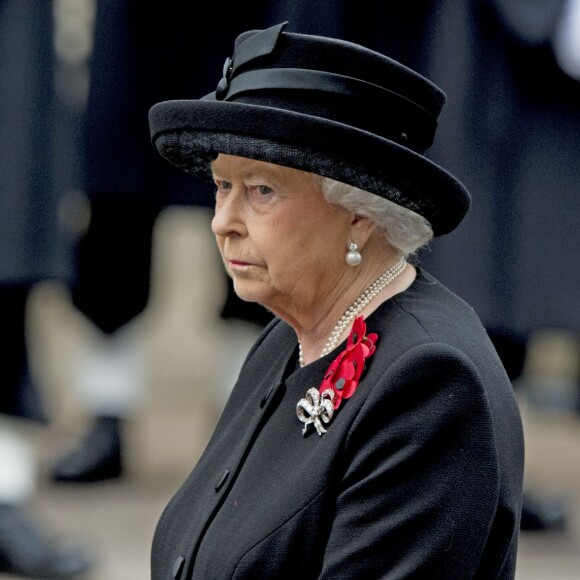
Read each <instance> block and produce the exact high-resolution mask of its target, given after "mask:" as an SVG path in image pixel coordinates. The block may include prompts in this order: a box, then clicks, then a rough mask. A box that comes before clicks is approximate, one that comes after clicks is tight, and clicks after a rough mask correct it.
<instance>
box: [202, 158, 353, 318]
mask: <svg viewBox="0 0 580 580" xmlns="http://www.w3.org/2000/svg"><path fill="white" fill-rule="evenodd" d="M212 170H213V176H214V181H215V184H216V188H217V189H216V204H215V216H214V218H213V221H212V230H213V232H214V234H215V236H216V239H217V243H218V246H219V249H220V252H221V255H222V258H223V261H224V264H225V267H226V269H227V272H228V274H229V275H230V276H231V277H232V279H233V282H234V288H235V291H236V293H237V294H238V295H239V296H240V298H242V299H243V300H247V301H250V302H259V303H260V304H262V305H264V306H265V307H267V308H268V309H270V310H272V311H273V312H274V313H275V314H278V315H279V316H282V317H284V314H285V313H290V314H292V313H293V312H295V311H300V309H301V308H308V307H312V306H313V305H316V304H317V303H318V302H319V301H320V300H321V299H322V298H323V297H324V296H325V295H326V294H328V293H329V292H330V291H331V290H332V288H333V286H334V285H335V284H336V281H337V280H338V278H339V276H340V272H341V271H344V269H345V268H347V267H348V266H345V261H344V255H345V252H346V250H347V243H348V241H349V237H348V236H349V227H350V222H351V217H352V214H351V213H350V212H348V211H347V210H345V209H344V208H342V207H338V206H331V205H329V204H328V203H327V202H326V200H325V199H324V196H323V194H322V190H321V187H320V181H319V180H317V179H316V178H314V177H313V176H312V175H310V174H308V173H305V172H303V171H299V170H296V169H290V168H287V167H282V166H279V165H274V164H271V163H265V162H262V161H254V160H251V159H246V158H243V157H234V156H231V155H221V154H220V155H219V156H218V158H217V159H216V160H215V161H214V163H213V164H212Z"/></svg>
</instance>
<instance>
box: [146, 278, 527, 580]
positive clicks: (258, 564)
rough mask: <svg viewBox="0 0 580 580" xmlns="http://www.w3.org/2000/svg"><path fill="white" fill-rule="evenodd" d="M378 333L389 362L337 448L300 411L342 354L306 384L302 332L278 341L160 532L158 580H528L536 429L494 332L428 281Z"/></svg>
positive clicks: (281, 332) (394, 306)
mask: <svg viewBox="0 0 580 580" xmlns="http://www.w3.org/2000/svg"><path fill="white" fill-rule="evenodd" d="M367 327H368V328H367V331H368V332H376V333H378V335H379V338H378V342H377V351H376V352H375V354H374V355H373V356H372V358H370V359H369V360H368V361H367V368H366V370H365V374H364V375H363V378H362V380H361V382H360V383H359V386H358V388H357V390H356V392H355V393H354V395H353V396H352V397H351V398H350V399H348V400H346V401H343V403H342V406H341V407H340V408H339V410H338V411H337V413H336V414H335V416H334V418H333V419H332V422H331V423H330V425H329V426H328V427H327V428H328V431H327V432H326V433H325V434H323V435H322V436H319V435H317V433H316V432H314V431H313V430H312V431H310V433H309V434H307V435H306V436H303V435H302V423H301V422H300V421H299V419H298V418H297V416H296V404H297V402H298V401H299V400H300V399H301V398H302V397H304V396H305V394H306V391H307V390H308V389H309V388H311V387H318V385H320V383H321V381H322V378H323V375H324V373H325V370H326V368H327V367H328V365H329V363H330V362H331V361H332V360H333V359H334V357H335V356H336V354H337V351H335V352H334V353H331V354H330V355H328V356H326V357H324V358H322V359H320V360H318V361H315V362H314V363H312V364H310V365H307V366H306V367H304V368H302V369H297V365H296V350H297V341H296V336H295V334H294V332H293V330H292V329H291V328H290V327H289V326H288V325H287V324H285V323H284V322H281V321H279V320H275V321H274V322H273V323H272V324H270V325H269V326H268V327H267V329H266V330H265V331H264V333H263V334H262V336H261V338H260V339H259V340H258V342H257V344H256V345H255V347H254V349H253V350H252V352H251V353H250V354H249V356H248V359H247V361H246V363H245V365H244V367H243V369H242V371H241V374H240V378H239V381H238V383H237V385H236V386H235V388H234V391H233V393H232V396H231V398H230V400H229V402H228V404H227V406H226V408H225V410H224V413H223V415H222V417H221V419H220V421H219V424H218V426H217V428H216V430H215V432H214V434H213V436H212V438H211V440H210V442H209V444H208V446H207V449H206V450H205V452H204V453H203V455H202V457H201V459H200V461H199V463H198V464H197V466H196V467H195V469H194V470H193V472H192V474H191V475H190V477H189V478H188V479H187V481H186V482H185V483H184V484H183V486H182V488H181V489H180V490H179V491H178V492H177V494H176V495H175V496H174V498H173V499H172V500H171V502H170V503H169V505H168V507H167V508H166V510H165V512H164V513H163V515H162V517H161V520H160V522H159V525H158V527H157V530H156V533H155V539H154V543H153V550H152V580H166V579H167V580H168V579H170V578H188V579H190V578H196V579H200V580H201V579H203V580H217V579H228V580H229V579H246V578H247V579H250V578H251V579H252V580H256V579H259V578H264V579H269V580H271V579H274V578H300V579H301V580H307V579H309V578H340V579H346V578H348V579H349V580H350V579H353V580H354V579H365V580H372V579H373V578H389V579H394V578H401V579H402V578H404V579H405V580H411V579H418V580H419V579H420V580H424V579H426V578H429V579H436V578H441V579H444V580H450V579H455V578H461V579H462V580H468V579H469V578H480V579H486V580H490V579H492V578H501V579H510V578H513V577H514V567H515V561H516V549H517V540H518V530H519V513H520V501H521V486H522V473H523V439H522V427H521V423H520V416H519V413H518V408H517V404H516V401H515V398H514V395H513V392H512V388H511V385H510V382H509V380H508V378H507V376H506V375H505V372H504V370H503V368H502V366H501V364H500V362H499V360H498V358H497V355H496V353H495V351H494V349H493V347H492V345H491V343H490V341H489V339H488V337H487V335H486V333H485V331H484V329H483V327H482V326H481V323H480V322H479V320H478V318H477V317H476V316H475V314H474V312H473V310H472V309H471V308H470V307H469V306H467V305H466V304H465V303H464V302H463V301H461V300H460V299H459V298H458V297H457V296H455V295H454V294H452V293H451V292H450V291H448V290H447V289H446V288H444V287H443V286H442V285H440V284H439V283H438V282H436V281H435V280H434V279H433V278H431V277H430V276H429V275H427V274H426V273H424V272H419V274H418V277H417V279H416V281H415V282H414V283H413V284H412V286H411V287H410V288H409V289H408V290H407V291H406V292H404V293H402V294H399V295H397V296H396V297H394V298H392V299H390V300H388V301H387V302H385V303H384V304H383V305H381V306H380V307H379V308H378V309H377V310H376V311H375V312H374V313H373V314H371V316H370V317H369V318H368V320H367ZM341 348H343V347H339V349H341Z"/></svg>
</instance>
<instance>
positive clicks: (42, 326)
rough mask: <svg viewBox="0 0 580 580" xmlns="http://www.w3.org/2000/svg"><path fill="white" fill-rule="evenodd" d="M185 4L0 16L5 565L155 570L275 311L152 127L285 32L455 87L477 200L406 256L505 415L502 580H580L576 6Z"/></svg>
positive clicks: (90, 572) (92, 572) (449, 161)
mask: <svg viewBox="0 0 580 580" xmlns="http://www.w3.org/2000/svg"><path fill="white" fill-rule="evenodd" d="M192 4H193V3H190V2H170V3H167V4H164V6H163V10H161V9H160V8H159V6H145V5H144V3H141V2H138V1H137V0H52V1H49V0H46V1H44V0H43V1H42V2H30V1H29V0H0V174H1V175H2V177H3V179H2V182H1V183H0V312H1V313H2V320H3V324H2V328H0V335H2V343H1V344H3V345H7V346H6V347H5V348H4V347H3V348H2V351H0V361H2V366H1V368H2V369H3V374H2V375H0V397H1V398H0V569H6V568H7V567H8V564H9V563H10V565H11V566H12V567H13V568H14V569H20V572H21V575H24V577H38V578H48V577H56V578H61V577H62V578H65V577H79V578H81V577H82V578H87V579H90V580H121V579H123V580H125V579H127V578H130V579H136V580H137V579H145V578H148V577H149V549H150V544H151V540H152V535H153V531H154V528H155V524H156V522H157V519H158V517H159V515H160V513H161V511H162V509H163V507H164V506H165V504H166V502H167V501H168V500H169V498H170V497H171V495H172V494H173V492H174V491H175V490H176V489H177V487H179V485H180V483H181V482H182V481H183V479H184V478H185V477H186V476H187V474H188V473H189V472H190V470H191V469H192V467H193V466H194V465H195V463H196V461H197V459H198V458H199V456H200V454H201V452H202V451H203V448H204V446H205V443H206V442H207V440H208V438H209V436H210V435H211V432H212V430H213V427H214V425H215V422H216V421H217V418H218V417H219V414H220V411H221V408H222V406H223V404H224V402H225V399H226V398H227V396H228V392H229V389H230V388H231V386H232V385H233V381H234V380H235V375H236V373H237V371H238V369H239V367H240V365H241V363H242V361H243V357H244V355H245V353H246V352H247V350H248V349H249V348H250V345H251V344H252V342H253V340H254V339H255V337H256V336H257V334H258V333H259V331H260V329H261V328H262V327H263V325H264V324H265V323H266V322H267V320H268V319H269V315H268V314H267V313H266V312H265V311H263V310H262V309H261V308H260V307H256V306H253V305H248V304H243V303H240V302H239V301H238V300H237V299H236V297H235V296H234V295H233V293H232V288H231V285H230V284H229V282H228V280H227V279H226V277H225V275H224V272H223V268H222V266H221V263H220V260H219V255H218V252H217V248H216V247H215V244H214V241H213V238H212V235H211V231H210V227H209V224H210V220H211V192H210V189H209V187H208V186H204V185H203V184H200V183H198V182H196V181H193V178H189V177H188V176H186V175H185V174H183V175H181V173H180V172H179V171H177V170H175V169H174V168H172V167H170V166H169V165H168V164H167V162H165V161H164V160H163V159H161V158H160V157H159V156H158V155H157V154H156V153H155V151H154V150H153V148H152V146H151V144H150V142H149V137H148V124H147V111H148V109H149V107H150V106H151V105H152V104H154V103H156V102H159V101H161V100H165V99H173V98H197V97H199V96H202V95H204V94H206V93H208V92H210V91H212V90H213V89H214V88H215V86H216V84H217V82H218V80H219V79H220V77H221V70H222V63H223V61H224V59H225V58H226V57H227V56H229V55H230V53H231V50H232V47H233V41H234V39H235V36H236V35H237V34H238V33H240V32H242V31H244V30H248V29H252V28H262V27H265V26H269V25H272V24H276V23H278V22H280V21H283V20H288V21H289V25H288V30H291V31H295V32H304V33H320V34H328V35H332V36H337V37H341V38H345V39H347V40H352V41H355V42H360V43H361V44H364V45H366V46H368V47H370V48H373V49H376V50H378V51H380V52H383V53H385V54H387V55H389V56H392V57H394V58H395V59H397V60H399V61H401V62H403V63H405V64H407V65H408V66H410V67H411V68H414V69H415V70H417V71H419V72H421V73H423V74H425V75H426V76H427V77H428V78H430V79H432V80H433V81H434V82H435V83H437V84H438V85H440V86H441V87H442V88H443V89H444V90H445V92H446V93H447V96H448V102H447V105H446V108H445V109H444V111H443V113H442V116H441V119H440V125H439V132H438V134H437V137H436V141H435V144H434V145H433V147H432V148H431V150H430V151H429V152H428V157H430V158H432V159H433V160H435V161H436V162H438V163H440V164H441V165H443V166H444V167H445V168H447V169H448V170H450V171H451V172H452V173H454V174H455V175H456V176H457V177H458V178H459V179H461V180H462V181H463V182H464V183H465V185H466V186H467V187H468V189H469V190H470V191H471V194H472V197H473V207H472V210H471V211H470V213H469V214H468V217H467V218H466V220H465V221H464V222H463V223H462V224H461V226H460V227H459V228H458V230H457V231H456V232H454V233H453V234H451V235H449V236H444V237H443V238H441V239H438V240H436V241H434V242H433V243H432V244H431V245H430V246H429V248H427V249H425V250H424V251H422V252H421V254H420V255H419V256H418V257H417V261H418V262H419V263H420V264H421V265H422V266H423V267H425V268H426V269H427V270H429V271H430V272H431V273H432V274H434V275H435V276H436V277H437V278H439V279H440V280H441V281H442V282H443V283H445V284H446V285H448V286H449V287H450V288H451V289H453V290H454V291H455V292H457V293H458V294H459V295H460V296H462V297H463V298H465V299H466V300H467V301H468V302H469V303H470V304H472V306H473V307H474V308H475V310H476V311H477V313H478V314H479V316H480V317H481V318H482V321H483V322H484V324H485V325H486V327H487V328H488V331H489V333H490V336H491V337H492V339H493V340H494V343H495V344H496V347H497V349H498V352H499V353H500V356H501V358H502V360H503V362H504V364H505V366H506V370H507V371H508V374H509V376H510V378H511V379H512V383H513V386H514V389H515V391H516V394H517V396H518V399H519V401H520V404H521V408H522V415H523V420H524V428H525V437H526V445H527V456H526V475H525V494H526V495H525V502H524V517H523V529H522V534H521V543H520V545H521V548H520V553H519V561H518V569H517V578H518V580H536V579H538V580H539V579H542V580H544V579H548V578H549V579H550V580H552V579H555V580H564V579H572V578H574V579H575V578H578V577H579V576H580V386H579V383H580V380H579V377H580V372H579V371H580V333H579V330H580V299H579V292H578V288H579V287H580V267H579V261H578V250H579V241H580V235H579V228H578V225H577V216H578V215H580V195H579V193H580V155H579V153H578V152H579V151H580V0H543V1H538V0H503V1H502V0H460V1H458V0H416V1H415V2H413V3H412V5H411V6H410V5H409V4H410V3H408V2H405V1H403V0H400V1H396V0H393V1H391V2H389V3H385V2H381V1H379V0H368V1H367V2H364V3H361V2H360V1H359V2H354V1H351V0H322V1H320V2H316V3H313V2H311V1H310V2H307V1H306V0H258V1H256V2H252V3H251V6H248V5H243V3H239V4H240V5H235V6H233V7H227V9H226V8H225V7H224V6H221V5H219V4H217V3H214V5H213V6H208V7H206V8H207V10H206V12H207V11H209V12H210V14H206V15H204V17H203V18H202V16H201V14H200V13H199V12H198V9H196V7H195V6H192ZM0 577H1V578H13V577H14V578H15V577H17V576H16V575H15V573H8V572H6V573H5V574H4V573H2V572H0Z"/></svg>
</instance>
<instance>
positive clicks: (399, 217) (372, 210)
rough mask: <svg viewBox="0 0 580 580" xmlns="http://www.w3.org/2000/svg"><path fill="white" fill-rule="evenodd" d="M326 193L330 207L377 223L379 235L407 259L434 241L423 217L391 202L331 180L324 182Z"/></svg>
mask: <svg viewBox="0 0 580 580" xmlns="http://www.w3.org/2000/svg"><path fill="white" fill-rule="evenodd" d="M322 192H323V194H324V197H325V199H326V201H328V203H331V204H335V205H340V206H342V207H344V208H346V209H347V210H349V211H351V212H353V213H355V214H357V215H360V216H362V217H367V218H370V219H372V220H374V222H375V223H376V224H377V227H378V231H379V233H380V234H381V235H383V236H384V237H385V238H386V239H387V241H388V242H389V244H391V246H392V247H393V248H395V249H396V250H398V251H399V252H401V254H403V255H404V256H406V257H407V256H409V255H411V254H413V253H415V252H416V251H417V250H418V249H419V248H421V247H422V246H424V245H425V244H427V242H429V240H431V239H432V238H433V229H432V228H431V224H429V222H428V221H427V220H426V219H425V218H424V217H423V216H420V215H419V214H417V213H415V212H414V211H411V210H410V209H407V208H405V207H402V206H400V205H397V204H396V203H393V202H392V201H389V200H388V199H384V198H382V197H379V196H378V195H375V194H373V193H369V192H368V191H364V190H363V189H359V188H358V187H354V186H352V185H348V184H346V183H342V182H340V181H336V180H334V179H331V178H330V177H323V178H322Z"/></svg>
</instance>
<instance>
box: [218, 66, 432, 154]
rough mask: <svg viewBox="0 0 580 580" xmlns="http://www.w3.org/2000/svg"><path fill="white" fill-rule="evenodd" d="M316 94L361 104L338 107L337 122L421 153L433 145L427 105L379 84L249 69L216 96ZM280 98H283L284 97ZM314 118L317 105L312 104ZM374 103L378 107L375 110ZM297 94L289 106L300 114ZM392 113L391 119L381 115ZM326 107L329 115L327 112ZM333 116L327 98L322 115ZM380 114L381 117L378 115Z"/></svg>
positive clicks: (336, 76) (295, 71) (227, 98)
mask: <svg viewBox="0 0 580 580" xmlns="http://www.w3.org/2000/svg"><path fill="white" fill-rule="evenodd" d="M272 90H274V91H288V90H292V91H293V90H301V91H315V92H319V93H325V94H326V95H335V96H338V97H342V96H346V97H349V98H353V97H354V98H357V99H359V100H360V106H358V107H353V106H352V105H350V106H349V107H344V106H338V107H333V108H332V115H333V120H334V121H338V122H344V123H347V124H351V123H353V122H354V123H355V124H356V125H357V126H359V128H361V129H364V130H367V131H370V132H373V133H377V134H379V135H381V136H382V137H385V138H388V139H390V140H392V141H395V142H397V143H399V144H400V145H403V146H405V147H408V148H410V149H413V150H414V151H416V152H418V153H421V154H422V153H424V152H425V151H426V150H427V149H428V148H429V147H430V146H431V145H432V143H433V138H434V136H435V130H436V128H437V120H436V119H435V118H434V117H433V115H431V113H429V111H427V110H426V109H424V108H423V107H421V106H420V105H419V104H417V103H416V102H414V101H412V100H410V99H408V98H407V97H404V96H403V95H401V94H399V93H396V92H394V91H391V90H389V89H385V88H384V87H381V86H379V85H375V84H373V83H369V82H367V81H362V80H360V79H355V78H353V77H347V76H344V75H339V74H335V73H328V72H324V71H316V70H308V69H299V68H273V69H260V70H252V71H247V72H245V73H241V74H238V75H235V76H234V77H233V78H231V79H228V78H227V76H226V77H224V78H222V79H221V81H220V83H219V85H218V88H217V89H216V92H215V98H216V99H217V100H220V101H221V100H225V101H233V100H235V99H234V97H239V96H240V95H242V94H246V93H250V92H256V91H272ZM278 96H280V95H279V94H278ZM308 105H309V111H308V112H309V114H313V113H315V111H312V110H311V109H312V106H315V101H314V100H311V101H309V103H308ZM371 105H372V106H371ZM297 106H298V107H299V105H297V104H296V99H295V94H294V95H292V97H291V99H290V103H289V108H290V109H293V110H296V108H297ZM387 108H388V109H389V111H388V115H385V114H381V111H382V110H385V109H387ZM322 109H324V111H323V110H322ZM328 112H329V101H328V100H327V99H325V100H324V104H323V106H322V107H321V110H320V115H321V116H326V115H328ZM377 113H378V114H377Z"/></svg>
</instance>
